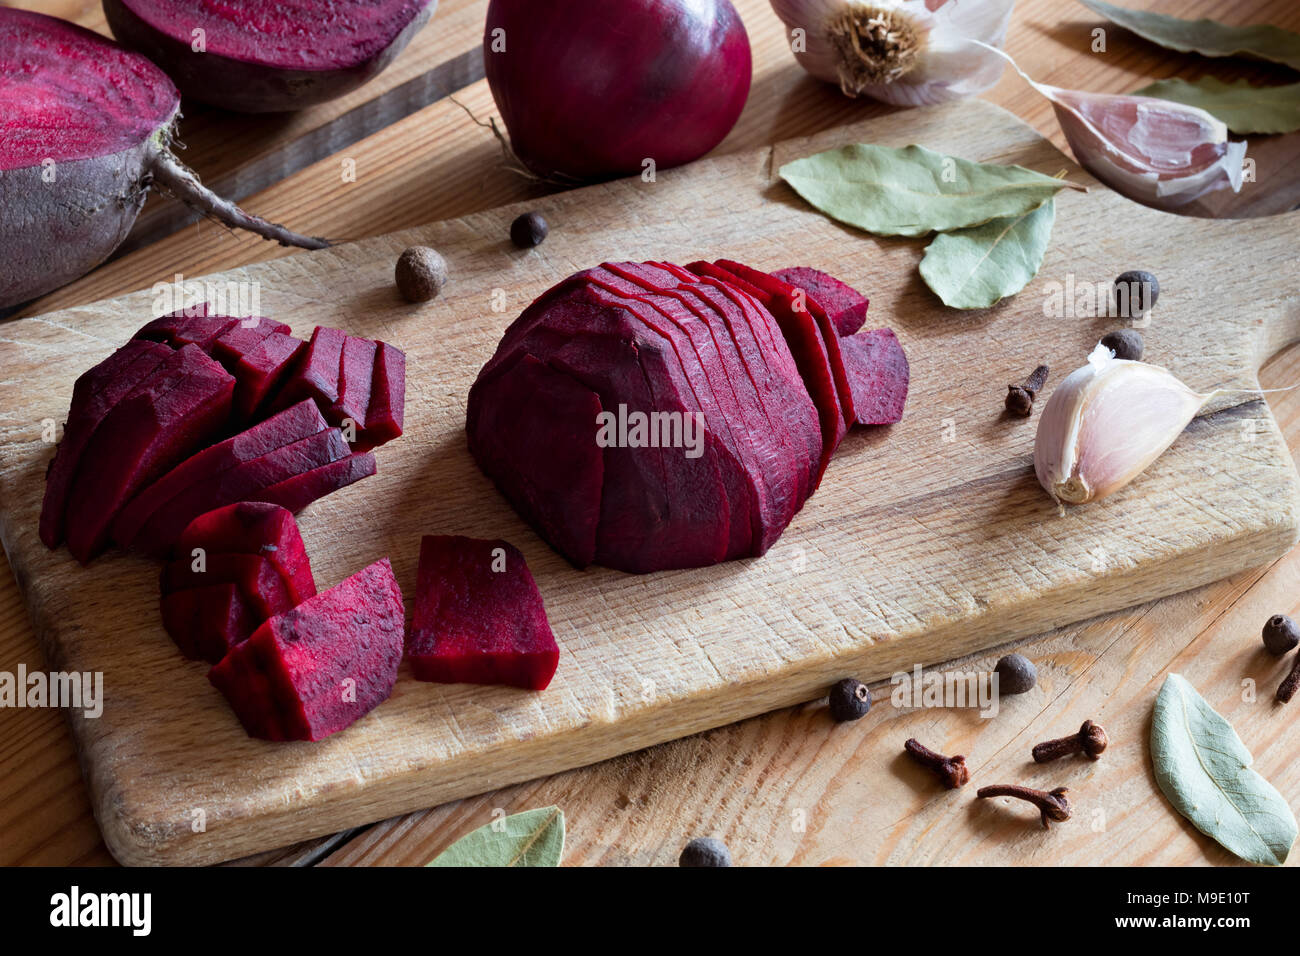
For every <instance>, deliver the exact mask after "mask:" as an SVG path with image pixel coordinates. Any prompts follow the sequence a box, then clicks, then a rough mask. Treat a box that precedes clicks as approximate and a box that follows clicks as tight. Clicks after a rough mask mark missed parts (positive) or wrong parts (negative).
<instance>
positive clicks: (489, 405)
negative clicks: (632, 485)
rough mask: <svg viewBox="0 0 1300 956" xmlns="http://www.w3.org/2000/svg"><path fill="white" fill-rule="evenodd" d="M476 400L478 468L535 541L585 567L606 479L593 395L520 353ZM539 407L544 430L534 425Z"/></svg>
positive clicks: (474, 439) (597, 406) (474, 446)
mask: <svg viewBox="0 0 1300 956" xmlns="http://www.w3.org/2000/svg"><path fill="white" fill-rule="evenodd" d="M477 400H478V401H480V402H481V405H480V407H481V408H482V409H483V411H482V413H481V414H480V415H479V416H477V418H476V428H475V430H474V431H473V432H472V433H471V434H470V436H469V441H470V447H471V449H472V450H473V451H474V454H475V457H477V458H478V459H479V464H480V466H481V467H482V468H483V470H484V472H486V473H487V474H488V475H489V476H491V477H492V478H493V480H495V481H496V483H497V487H498V488H499V489H500V490H501V493H502V494H503V495H505V496H506V498H507V499H509V501H510V503H511V504H513V505H514V506H515V509H516V510H517V511H518V512H519V513H520V514H521V515H523V516H524V518H525V519H526V520H527V521H529V523H531V524H532V525H533V526H534V527H535V528H537V530H538V532H539V533H540V534H541V535H542V537H544V538H545V539H546V540H547V541H549V542H550V543H551V544H552V546H554V548H555V549H556V550H557V551H559V552H560V553H561V554H563V555H564V556H565V557H567V558H568V559H569V560H570V561H572V562H573V563H574V564H575V565H577V566H578V567H580V568H582V567H586V566H587V565H588V564H590V563H591V562H592V559H593V558H594V557H595V555H596V528H597V525H598V524H599V520H600V495H601V485H602V482H603V481H604V477H605V467H604V461H603V458H602V455H601V449H600V448H598V447H597V445H596V421H597V416H598V415H599V414H600V411H601V405H600V397H599V396H598V395H596V393H595V392H593V391H592V390H591V389H589V388H587V387H585V386H583V385H580V384H579V383H578V382H577V381H575V380H574V379H573V378H572V377H570V376H568V375H564V374H561V373H560V372H557V371H555V370H554V369H551V368H548V367H547V366H546V365H543V364H542V363H541V362H539V361H538V360H537V359H535V358H534V357H533V356H531V355H524V357H523V358H522V359H521V360H520V361H519V362H518V363H517V364H516V365H515V366H514V367H513V368H512V369H511V370H510V371H509V372H506V373H504V374H502V375H501V376H499V377H497V378H496V379H494V380H493V381H491V382H489V383H488V384H487V385H486V386H485V388H484V390H482V391H480V393H479V395H478V396H477ZM539 407H541V408H544V409H545V415H546V418H547V421H548V426H549V427H548V428H546V429H543V428H540V427H538V426H539V425H540V422H539V421H538V412H537V409H538V408H539ZM575 506H576V507H575Z"/></svg>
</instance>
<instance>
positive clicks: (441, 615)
mask: <svg viewBox="0 0 1300 956" xmlns="http://www.w3.org/2000/svg"><path fill="white" fill-rule="evenodd" d="M406 653H407V657H408V658H409V659H410V662H411V672H412V673H413V674H414V675H415V677H416V678H417V679H418V680H427V681H436V682H438V683H443V684H459V683H466V684H507V685H509V686H511V687H523V688H525V689H528V690H545V689H546V686H547V685H548V684H550V682H551V678H552V677H554V676H555V668H556V666H557V665H558V664H559V661H560V649H559V647H558V646H557V645H556V643H555V636H554V635H553V634H552V633H551V626H550V624H549V623H548V622H547V620H546V608H545V607H544V606H543V604H542V595H541V593H540V592H539V591H538V590H537V584H536V582H534V581H533V576H532V574H531V573H530V572H529V570H528V563H527V562H526V561H525V560H524V556H523V555H522V554H521V553H520V552H519V549H518V548H515V547H514V546H513V545H511V544H509V543H507V542H505V541H500V540H496V541H489V540H483V539H480V538H464V537H458V536H454V535H427V536H425V538H424V539H423V540H422V541H421V542H420V569H419V575H418V583H417V584H416V595H415V619H414V620H413V621H412V623H411V633H410V637H409V638H408V640H407V646H406Z"/></svg>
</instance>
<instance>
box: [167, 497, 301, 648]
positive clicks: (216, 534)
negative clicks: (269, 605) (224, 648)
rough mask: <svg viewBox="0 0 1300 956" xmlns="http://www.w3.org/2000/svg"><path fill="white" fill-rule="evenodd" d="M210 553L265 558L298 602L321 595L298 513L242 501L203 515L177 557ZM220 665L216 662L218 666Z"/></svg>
mask: <svg viewBox="0 0 1300 956" xmlns="http://www.w3.org/2000/svg"><path fill="white" fill-rule="evenodd" d="M196 548H201V549H203V551H204V553H205V554H208V555H214V554H246V555H254V556H257V557H260V558H265V559H266V560H267V561H269V562H270V563H271V564H273V565H274V566H275V569H276V570H277V571H278V572H279V573H280V577H281V578H283V579H284V583H285V585H286V586H287V587H288V589H289V599H290V600H291V601H292V602H293V604H295V605H297V604H301V603H302V602H303V601H305V600H307V599H308V598H309V597H315V595H316V581H315V579H314V578H313V577H312V573H311V561H310V559H309V558H308V557H307V549H306V548H305V547H304V546H303V543H302V534H301V533H300V532H299V531H298V522H296V521H295V520H294V518H293V514H292V513H291V512H290V511H288V510H287V509H285V508H282V507H280V506H279V505H273V504H268V503H267V502H265V501H239V502H236V503H235V504H232V505H226V506H224V507H222V508H215V509H213V510H212V511H208V512H206V513H204V514H201V515H199V516H198V517H197V518H195V519H194V520H193V521H191V522H190V523H189V526H188V527H187V528H186V529H185V531H184V533H183V534H182V535H181V536H180V538H179V539H178V540H177V542H176V550H175V553H176V557H177V558H178V559H186V558H191V559H192V557H193V552H194V550H195V549H196ZM214 663H215V662H214Z"/></svg>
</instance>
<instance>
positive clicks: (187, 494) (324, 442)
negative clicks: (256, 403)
mask: <svg viewBox="0 0 1300 956" xmlns="http://www.w3.org/2000/svg"><path fill="white" fill-rule="evenodd" d="M348 454H349V450H348V444H347V442H346V441H344V440H343V436H342V434H341V433H340V432H339V430H338V429H337V428H330V429H327V430H325V431H322V432H318V433H316V434H315V435H311V436H309V437H307V438H303V439H300V440H298V441H296V442H293V443H292V444H288V445H284V446H282V447H280V448H276V449H275V450H273V451H270V452H267V453H266V454H265V455H262V456H261V457H260V458H255V459H253V460H251V461H244V462H241V463H239V464H237V465H235V466H234V467H233V468H226V469H222V470H218V471H216V472H215V473H210V474H208V475H206V476H204V477H202V478H200V479H199V480H198V481H195V482H194V483H193V484H191V485H189V486H188V487H186V488H184V489H183V490H182V491H180V492H179V493H177V494H176V495H174V496H173V497H172V498H170V499H169V500H168V501H167V502H166V503H165V504H163V505H162V506H161V507H159V508H158V509H157V510H156V511H154V513H153V515H152V516H151V517H150V518H149V520H148V521H146V522H145V524H144V526H143V527H142V528H141V530H140V533H139V534H138V535H137V536H136V539H135V541H134V542H133V545H134V547H136V548H138V549H139V550H141V551H144V552H145V553H146V554H165V553H167V552H168V551H170V550H171V548H172V544H173V543H174V542H175V541H176V539H177V538H179V537H180V536H181V534H182V532H184V530H185V528H186V527H187V526H188V525H189V523H190V522H191V521H193V520H194V519H195V518H197V517H198V516H199V515H201V514H203V513H204V512H205V511H211V510H212V509H213V508H219V507H221V506H222V505H228V504H233V503H234V502H236V501H266V500H268V499H266V498H264V497H263V496H262V495H263V492H264V491H265V490H266V489H269V488H271V487H272V486H274V485H276V484H278V483H279V482H282V481H285V480H287V479H289V478H293V477H294V476H296V475H301V474H303V473H304V472H309V471H311V470H312V469H315V468H319V467H321V466H322V465H327V464H329V463H330V462H334V461H338V460H340V459H343V458H346V457H347V456H348ZM271 503H272V504H279V503H280V502H276V501H272V502H271Z"/></svg>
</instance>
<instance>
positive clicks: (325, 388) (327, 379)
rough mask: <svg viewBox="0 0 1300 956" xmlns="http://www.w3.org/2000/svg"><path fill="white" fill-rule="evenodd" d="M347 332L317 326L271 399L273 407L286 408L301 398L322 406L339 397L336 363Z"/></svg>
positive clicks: (338, 360) (326, 405)
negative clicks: (276, 393) (277, 391)
mask: <svg viewBox="0 0 1300 956" xmlns="http://www.w3.org/2000/svg"><path fill="white" fill-rule="evenodd" d="M347 338H348V334H347V333H346V332H344V331H343V330H342V329H331V328H327V327H325V326H319V325H318V326H317V327H316V331H314V332H312V334H311V341H310V342H308V343H307V348H306V349H304V350H303V351H302V353H301V354H300V356H299V358H298V362H297V364H296V365H295V366H294V368H293V370H292V371H291V372H290V373H289V377H288V379H287V381H285V383H284V385H283V387H282V388H281V389H280V392H279V394H278V395H277V396H276V397H275V398H274V399H273V400H272V404H273V406H274V407H275V408H277V409H279V408H287V407H289V406H290V405H292V404H293V403H294V402H300V401H302V400H303V399H304V398H311V399H315V401H316V403H317V404H318V405H320V406H321V408H322V409H324V408H328V407H329V406H331V405H333V404H334V403H335V402H337V401H338V400H339V366H340V364H341V363H342V359H343V343H344V342H346V341H347Z"/></svg>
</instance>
